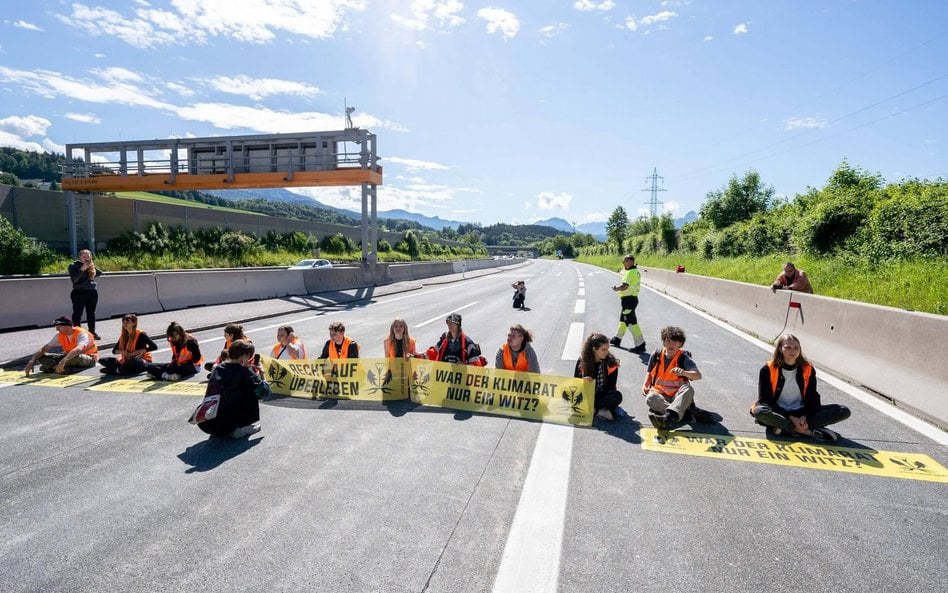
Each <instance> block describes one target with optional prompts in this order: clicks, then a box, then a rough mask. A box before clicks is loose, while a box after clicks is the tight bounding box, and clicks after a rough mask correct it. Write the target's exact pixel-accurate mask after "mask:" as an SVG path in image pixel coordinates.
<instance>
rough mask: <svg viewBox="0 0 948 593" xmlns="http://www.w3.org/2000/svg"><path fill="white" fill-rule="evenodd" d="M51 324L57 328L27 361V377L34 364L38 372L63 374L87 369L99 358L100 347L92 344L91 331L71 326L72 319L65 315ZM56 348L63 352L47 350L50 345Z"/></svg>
mask: <svg viewBox="0 0 948 593" xmlns="http://www.w3.org/2000/svg"><path fill="white" fill-rule="evenodd" d="M53 327H55V328H56V335H54V336H53V339H52V340H50V341H49V342H48V343H46V344H43V346H42V347H41V348H40V349H39V350H37V351H36V352H35V353H34V354H33V356H32V357H31V358H30V361H29V362H28V363H26V368H24V369H23V372H24V373H26V376H27V377H28V376H30V374H31V373H32V372H33V367H34V366H36V364H37V363H39V365H40V372H42V373H49V372H53V371H55V372H56V374H59V375H62V374H64V373H66V372H67V369H68V370H69V371H75V370H79V369H87V368H89V367H93V366H95V361H96V360H98V358H99V349H98V347H96V345H95V338H93V337H92V333H91V332H89V331H87V330H84V329H82V328H81V327H78V326H73V324H72V319H70V318H69V317H66V316H65V315H64V316H62V317H59V318H58V319H56V320H54V321H53ZM57 346H58V347H59V348H61V349H62V353H58V352H49V349H50V348H55V347H57Z"/></svg>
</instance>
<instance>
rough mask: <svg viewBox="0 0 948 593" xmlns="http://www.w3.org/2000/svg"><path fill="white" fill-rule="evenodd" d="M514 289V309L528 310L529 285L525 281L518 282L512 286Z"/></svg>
mask: <svg viewBox="0 0 948 593" xmlns="http://www.w3.org/2000/svg"><path fill="white" fill-rule="evenodd" d="M510 287H511V288H513V289H514V294H513V308H514V309H526V304H525V303H526V300H527V285H526V283H525V282H524V281H523V280H517V281H516V282H514V283H513V284H511V285H510Z"/></svg>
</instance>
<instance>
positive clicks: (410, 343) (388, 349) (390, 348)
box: [385, 337, 415, 358]
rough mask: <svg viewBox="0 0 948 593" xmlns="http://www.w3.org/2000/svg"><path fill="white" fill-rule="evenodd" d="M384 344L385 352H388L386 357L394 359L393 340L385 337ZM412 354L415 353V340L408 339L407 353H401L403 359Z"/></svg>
mask: <svg viewBox="0 0 948 593" xmlns="http://www.w3.org/2000/svg"><path fill="white" fill-rule="evenodd" d="M385 342H386V344H387V347H386V348H385V351H386V352H388V357H389V358H395V342H394V340H392V339H390V338H388V337H386V338H385ZM414 352H415V338H408V352H403V353H402V355H403V356H405V358H408V355H409V354H413V353H414Z"/></svg>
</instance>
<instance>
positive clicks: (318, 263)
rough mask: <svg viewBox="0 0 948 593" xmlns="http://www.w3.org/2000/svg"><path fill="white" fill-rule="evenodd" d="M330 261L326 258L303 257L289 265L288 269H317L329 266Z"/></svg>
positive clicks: (330, 265) (330, 264)
mask: <svg viewBox="0 0 948 593" xmlns="http://www.w3.org/2000/svg"><path fill="white" fill-rule="evenodd" d="M331 267H332V262H331V261H329V260H328V259H304V260H302V261H299V262H297V263H296V264H294V265H292V266H290V267H289V268H288V269H290V270H319V269H322V268H331Z"/></svg>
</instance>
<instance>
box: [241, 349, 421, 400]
mask: <svg viewBox="0 0 948 593" xmlns="http://www.w3.org/2000/svg"><path fill="white" fill-rule="evenodd" d="M260 365H261V367H262V368H263V370H264V374H265V375H266V378H267V382H268V383H269V384H270V389H271V390H272V391H273V393H275V394H279V395H288V396H291V397H303V398H309V399H316V398H322V399H349V400H362V401H391V400H399V399H408V376H407V375H408V373H407V371H408V364H407V362H406V361H405V360H404V359H402V358H397V359H396V358H355V359H349V360H338V361H336V362H331V361H330V360H328V359H312V360H275V359H273V358H270V357H269V356H261V357H260Z"/></svg>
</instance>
